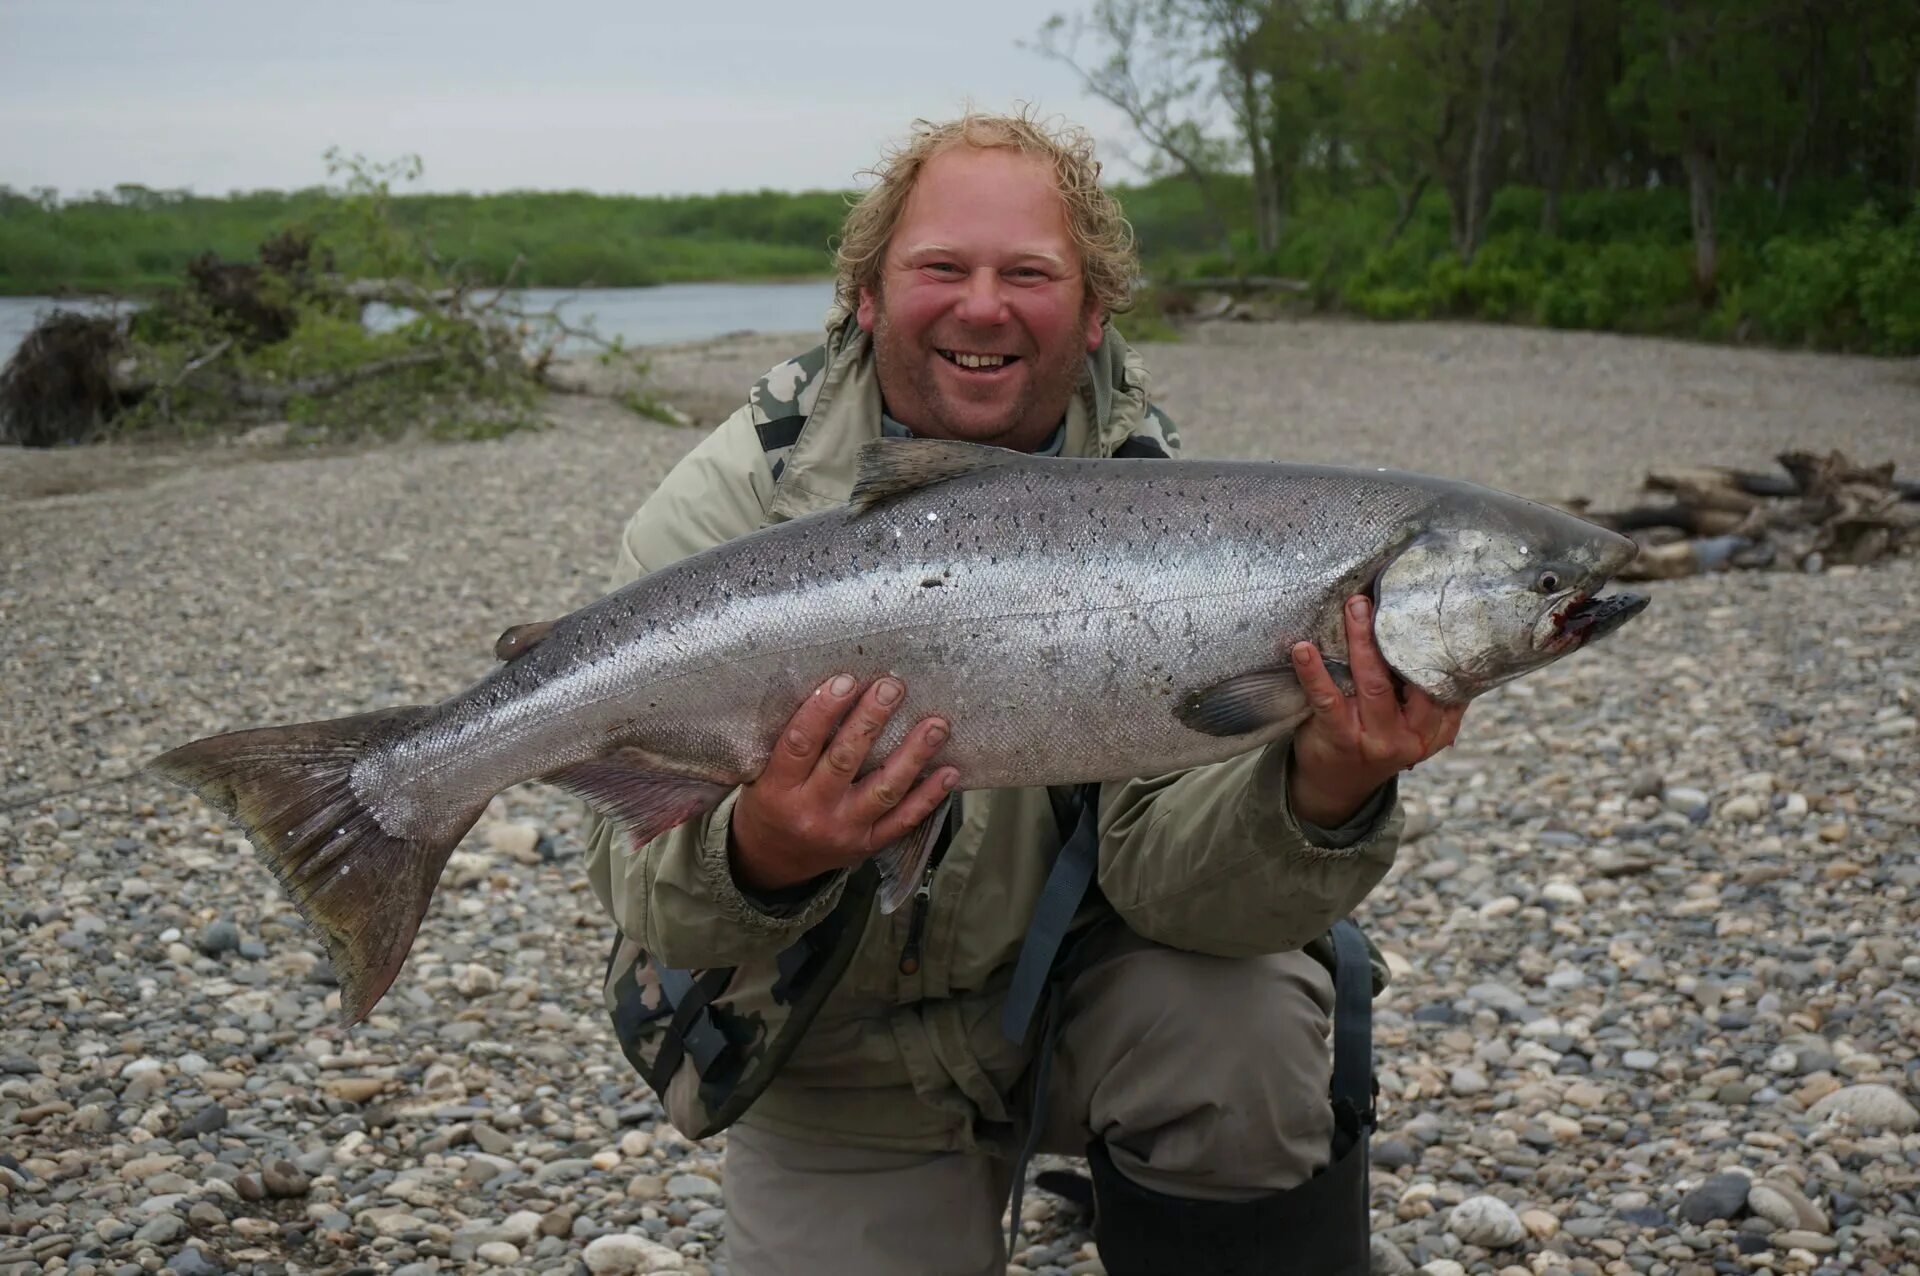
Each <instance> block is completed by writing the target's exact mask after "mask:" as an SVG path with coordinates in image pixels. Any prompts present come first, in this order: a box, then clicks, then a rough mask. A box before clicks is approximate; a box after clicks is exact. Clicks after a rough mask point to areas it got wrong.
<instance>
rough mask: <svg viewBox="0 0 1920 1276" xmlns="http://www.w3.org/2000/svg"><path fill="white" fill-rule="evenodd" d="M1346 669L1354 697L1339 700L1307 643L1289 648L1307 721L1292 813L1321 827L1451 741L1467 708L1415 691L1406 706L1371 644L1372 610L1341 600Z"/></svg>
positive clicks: (1360, 600) (1340, 819) (1296, 736)
mask: <svg viewBox="0 0 1920 1276" xmlns="http://www.w3.org/2000/svg"><path fill="white" fill-rule="evenodd" d="M1346 624H1347V664H1348V667H1349V668H1350V669H1351V670H1352V671H1353V684H1354V694H1353V695H1352V696H1346V695H1343V694H1341V691H1340V688H1339V687H1337V686H1335V685H1334V681H1333V677H1332V675H1331V674H1329V673H1328V672H1327V667H1326V665H1325V664H1324V663H1322V661H1321V659H1320V652H1319V651H1318V650H1317V649H1316V648H1315V647H1314V645H1313V644H1312V643H1310V642H1301V643H1295V644H1294V646H1293V668H1294V672H1296V673H1298V674H1299V675H1300V685H1301V686H1302V687H1304V688H1305V689H1306V693H1307V701H1308V703H1309V704H1311V705H1312V706H1313V716H1312V717H1311V718H1309V719H1307V720H1306V721H1305V722H1303V723H1301V724H1300V728H1299V730H1297V731H1295V732H1294V733H1293V782H1292V784H1291V785H1290V786H1289V787H1290V789H1291V793H1290V794H1289V796H1290V798H1291V799H1292V802H1293V810H1294V814H1295V815H1296V816H1298V817H1299V818H1300V819H1303V820H1305V821H1307V822H1308V823H1311V824H1318V825H1319V826H1321V827H1322V828H1338V827H1339V826H1340V825H1342V824H1345V823H1346V822H1347V821H1348V820H1350V819H1352V818H1353V816H1354V814H1355V813H1356V812H1357V811H1359V809H1360V808H1361V807H1362V806H1364V805H1365V804H1366V801H1367V798H1368V797H1370V796H1371V795H1372V794H1373V791H1374V790H1375V789H1377V788H1379V787H1380V786H1381V785H1382V784H1385V783H1386V782H1387V781H1388V780H1390V779H1392V778H1393V777H1394V776H1395V775H1396V774H1398V773H1399V772H1401V771H1404V770H1406V769H1407V768H1408V767H1410V766H1413V765H1414V764H1415V763H1417V762H1422V761H1425V760H1426V759H1427V758H1430V757H1432V756H1433V755H1434V754H1436V753H1438V752H1440V750H1442V749H1444V748H1446V747H1447V746H1448V745H1450V744H1452V743H1453V739H1454V737H1455V736H1456V735H1458V734H1459V733H1460V720H1461V719H1462V718H1463V717H1465V716H1466V712H1467V706H1466V705H1464V704H1458V705H1442V704H1440V703H1438V702H1437V701H1435V700H1434V699H1433V697H1431V696H1429V695H1428V694H1427V693H1426V692H1424V691H1422V690H1420V688H1418V687H1415V686H1411V685H1409V686H1407V688H1406V701H1405V703H1404V704H1403V703H1401V699H1400V697H1399V696H1397V695H1396V694H1395V693H1394V678H1393V673H1392V671H1391V670H1390V669H1388V668H1387V662H1386V659H1385V658H1384V657H1383V656H1381V654H1380V649H1379V648H1378V647H1376V646H1375V645H1374V642H1373V606H1372V604H1371V603H1369V602H1368V601H1367V600H1366V599H1365V598H1364V597H1360V596H1358V595H1356V596H1354V597H1352V598H1349V599H1348V600H1347V607H1346Z"/></svg>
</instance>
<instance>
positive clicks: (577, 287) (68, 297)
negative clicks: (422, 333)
mask: <svg viewBox="0 0 1920 1276" xmlns="http://www.w3.org/2000/svg"><path fill="white" fill-rule="evenodd" d="M833 280H834V276H833V273H832V272H831V271H815V272H801V273H797V274H779V275H734V276H730V277H721V278H715V279H655V280H651V281H649V282H647V283H641V284H601V283H584V284H546V283H542V284H518V285H514V286H513V287H512V288H511V289H510V291H516V292H612V291H616V290H624V289H629V288H675V287H680V286H682V285H688V284H701V285H706V284H735V285H740V286H743V287H749V286H752V285H754V284H814V283H820V284H826V283H832V282H833ZM178 286H179V280H178V279H175V278H166V279H143V280H140V281H138V282H136V283H134V284H131V285H128V284H116V285H112V286H107V285H104V284H92V283H88V284H69V285H67V286H65V287H62V288H57V289H52V290H48V289H43V288H15V287H11V286H9V285H7V284H5V283H0V298H10V299H14V300H18V299H20V298H24V297H37V298H42V299H45V300H47V301H55V302H79V303H86V302H95V303H98V302H111V301H148V300H151V299H152V298H154V297H157V296H159V295H160V294H161V293H162V292H164V291H165V290H166V289H168V288H174V287H178ZM497 286H498V285H496V284H474V285H473V290H474V291H475V292H490V291H492V290H493V289H494V288H495V287H497Z"/></svg>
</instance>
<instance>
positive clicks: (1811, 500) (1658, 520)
mask: <svg viewBox="0 0 1920 1276" xmlns="http://www.w3.org/2000/svg"><path fill="white" fill-rule="evenodd" d="M1778 460H1779V462H1780V466H1781V468H1782V469H1783V470H1784V471H1785V473H1784V474H1783V475H1776V474H1760V473H1755V472H1753V471H1749V470H1739V469H1731V468H1705V469H1702V468H1694V469H1683V470H1664V471H1656V472H1654V473H1651V474H1649V475H1647V479H1646V483H1645V487H1646V488H1647V490H1649V491H1652V492H1659V493H1662V494H1664V495H1665V496H1666V497H1667V498H1668V499H1667V501H1666V502H1665V503H1660V504H1647V505H1639V506H1634V507H1633V508H1630V509H1624V510H1614V511H1594V510H1588V509H1584V508H1583V509H1582V510H1581V512H1582V514H1583V515H1584V516H1585V517H1586V518H1588V519H1591V520H1592V521H1594V522H1596V523H1599V524H1601V525H1602V526H1605V527H1611V528H1613V529H1615V530H1616V531H1621V532H1625V533H1626V534H1627V535H1629V536H1631V537H1633V538H1634V540H1635V541H1636V542H1638V543H1639V545H1640V555H1639V557H1638V558H1637V559H1635V560H1634V562H1633V564H1632V565H1631V566H1630V567H1629V568H1628V569H1627V570H1626V571H1625V572H1623V573H1621V577H1622V579H1626V580H1652V579H1665V578H1669V577H1674V576H1691V575H1695V574H1698V573H1700V572H1707V571H1719V570H1724V569H1727V568H1757V567H1772V566H1781V567H1794V568H1798V569H1800V570H1802V571H1819V570H1821V569H1823V568H1825V567H1831V566H1865V565H1866V564H1868V563H1872V562H1875V561H1877V560H1879V559H1881V558H1884V557H1888V556H1890V555H1894V554H1898V553H1901V552H1903V551H1904V550H1907V549H1909V548H1914V547H1920V484H1916V483H1912V482H1908V481H1902V480H1899V479H1896V478H1895V477H1894V467H1893V463H1892V462H1890V461H1889V462H1886V463H1883V464H1880V465H1871V466H1867V465H1859V464H1856V463H1855V462H1854V461H1852V460H1851V459H1850V458H1849V457H1847V456H1846V455H1845V454H1844V453H1841V452H1837V451H1836V452H1828V453H1826V454H1824V455H1823V454H1820V453H1816V452H1807V451H1792V452H1784V453H1782V454H1781V455H1780V456H1779V458H1778Z"/></svg>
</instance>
